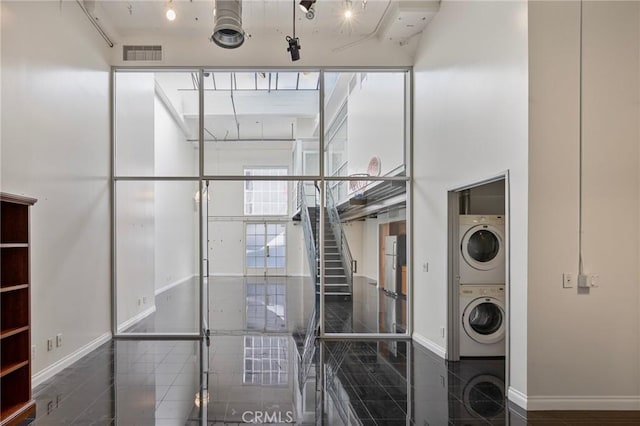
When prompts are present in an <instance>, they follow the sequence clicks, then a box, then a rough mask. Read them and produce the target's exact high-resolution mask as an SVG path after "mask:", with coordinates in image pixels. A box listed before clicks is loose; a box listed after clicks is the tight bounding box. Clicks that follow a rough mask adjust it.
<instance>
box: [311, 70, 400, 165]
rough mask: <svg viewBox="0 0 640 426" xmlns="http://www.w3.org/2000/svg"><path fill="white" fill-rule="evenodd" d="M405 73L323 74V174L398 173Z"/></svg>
mask: <svg viewBox="0 0 640 426" xmlns="http://www.w3.org/2000/svg"><path fill="white" fill-rule="evenodd" d="M406 78H407V74H406V72H337V73H325V98H324V100H325V102H324V109H325V113H324V118H325V126H324V128H325V152H326V161H325V174H326V175H327V176H358V175H365V176H366V175H370V176H371V175H372V176H396V175H400V174H403V173H404V166H405V164H404V163H405V155H404V153H405V133H406V117H405V108H406V93H405V81H406Z"/></svg>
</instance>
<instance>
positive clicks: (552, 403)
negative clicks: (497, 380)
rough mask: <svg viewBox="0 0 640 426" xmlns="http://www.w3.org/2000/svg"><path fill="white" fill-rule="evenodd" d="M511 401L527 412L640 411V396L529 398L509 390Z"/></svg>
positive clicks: (514, 390) (512, 389) (554, 396)
mask: <svg viewBox="0 0 640 426" xmlns="http://www.w3.org/2000/svg"><path fill="white" fill-rule="evenodd" d="M508 398H509V401H511V402H513V403H514V404H516V405H518V406H520V407H522V408H524V409H525V410H527V411H554V410H581V411H593V410H604V411H609V410H610V411H617V410H639V409H640V396H636V395H628V396H618V395H612V396H556V395H551V396H527V395H525V394H524V393H522V392H520V391H518V390H516V389H514V388H509V393H508Z"/></svg>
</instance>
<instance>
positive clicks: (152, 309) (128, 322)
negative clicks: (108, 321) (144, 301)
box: [118, 305, 156, 333]
mask: <svg viewBox="0 0 640 426" xmlns="http://www.w3.org/2000/svg"><path fill="white" fill-rule="evenodd" d="M155 311H156V305H153V306H152V307H150V308H147V309H145V310H144V311H142V312H140V313H139V314H137V315H134V316H133V317H131V318H129V319H128V320H126V321H125V322H123V323H122V324H120V325H119V326H118V333H122V332H123V331H124V330H126V329H127V328H129V327H131V326H132V325H134V324H137V323H139V322H140V321H142V320H143V319H145V318H146V317H148V316H149V315H151V314H152V313H154V312H155Z"/></svg>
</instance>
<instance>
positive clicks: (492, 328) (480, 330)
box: [462, 297, 506, 344]
mask: <svg viewBox="0 0 640 426" xmlns="http://www.w3.org/2000/svg"><path fill="white" fill-rule="evenodd" d="M504 318H505V315H504V307H503V305H502V303H500V301H499V300H498V299H494V298H493V297H479V298H477V299H475V300H473V301H472V302H471V303H469V304H468V305H467V307H466V308H465V309H464V312H463V313H462V326H463V328H464V331H465V332H466V333H467V335H468V336H469V337H471V338H472V339H473V340H475V341H476V342H478V343H483V344H492V343H497V342H499V341H501V340H502V339H504V336H505V331H506V329H505V324H504Z"/></svg>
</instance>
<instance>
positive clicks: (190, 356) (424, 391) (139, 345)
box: [24, 278, 640, 426]
mask: <svg viewBox="0 0 640 426" xmlns="http://www.w3.org/2000/svg"><path fill="white" fill-rule="evenodd" d="M301 284H305V283H304V282H303V281H302V279H286V280H284V281H278V280H275V281H273V280H270V281H268V282H265V281H264V280H259V281H253V280H243V279H238V278H233V279H231V278H229V279H224V278H223V279H216V280H215V282H212V283H211V287H210V293H211V294H210V295H209V300H210V315H209V319H210V324H211V328H212V329H211V332H212V335H211V337H210V338H208V339H205V340H202V341H200V340H197V341H184V340H177V341H175V340H174V341H172V340H117V341H112V342H109V343H107V344H104V345H103V346H101V347H100V348H98V349H96V350H95V351H93V352H92V353H90V354H89V355H87V356H85V357H84V358H82V359H81V360H79V361H78V362H76V363H75V364H73V365H72V366H71V367H69V368H67V369H65V370H64V371H62V372H61V373H59V374H58V375H56V376H55V377H53V378H52V379H50V380H48V381H47V382H45V383H43V384H42V385H40V386H38V387H37V388H36V389H35V390H34V398H35V400H36V416H35V417H34V418H32V419H28V420H27V421H25V422H24V425H25V426H26V425H29V424H35V425H69V424H74V425H110V424H118V425H126V426H129V425H134V426H135V425H234V424H247V423H253V424H287V423H296V424H303V425H312V424H324V425H329V426H333V425H352V424H353V425H360V424H362V425H420V426H425V425H448V424H451V425H487V424H491V425H506V424H509V425H518V426H519V425H529V424H530V425H543V424H544V425H566V424H580V425H588V424H594V425H595V424H597V425H606V424H636V425H637V424H640V412H633V413H630V412H544V413H542V412H534V413H527V412H524V411H522V410H520V409H519V408H518V407H515V406H513V405H510V404H509V403H508V401H507V400H506V398H505V395H506V394H505V385H504V360H503V359H465V360H462V361H460V362H450V363H448V362H446V361H444V360H443V359H441V358H439V357H438V356H437V355H435V354H433V353H432V352H430V351H428V350H427V349H425V348H423V347H421V346H419V345H416V344H413V343H411V342H410V341H406V340H383V341H372V340H368V341H353V340H327V341H323V342H320V341H317V340H314V339H305V330H313V329H314V328H315V325H316V324H314V323H312V322H311V323H310V319H311V318H317V316H316V315H315V314H316V313H317V310H314V300H315V294H314V293H315V292H314V291H313V286H312V285H301ZM240 288H242V290H240ZM354 288H355V290H356V291H355V292H354V301H353V303H349V302H347V303H345V302H339V303H334V304H327V316H326V317H327V318H326V319H327V323H326V325H327V327H328V328H329V329H331V330H332V331H336V332H343V331H347V332H351V331H358V332H389V331H391V330H388V329H387V328H386V327H387V322H393V318H394V317H395V318H396V319H397V318H398V315H404V313H403V309H404V303H405V301H404V300H403V299H401V298H400V299H396V298H394V299H393V300H387V298H386V297H387V296H386V295H385V294H381V293H380V292H379V291H378V290H377V288H376V287H375V286H372V285H369V284H368V283H366V282H359V283H356V285H355V286H354ZM196 296H197V293H196V292H194V291H193V288H192V286H188V285H187V286H184V287H183V288H175V289H172V290H170V291H168V292H165V293H162V294H161V295H159V296H158V297H157V298H156V308H157V309H156V312H155V313H154V314H153V315H150V316H148V317H147V318H145V319H144V320H143V321H141V322H139V323H138V324H137V325H136V326H135V327H134V328H132V330H134V331H139V332H151V333H153V332H158V331H160V332H170V331H173V332H175V331H190V330H189V329H190V328H192V327H193V324H194V321H195V316H194V315H193V312H192V311H187V312H184V311H185V310H182V311H180V310H177V309H175V307H176V306H177V305H180V306H194V305H190V304H189V303H193V297H196ZM178 311H180V312H178ZM389 320H390V321H389ZM396 323H397V324H400V323H401V322H400V321H396ZM394 331H395V332H401V329H399V328H396V329H395V330H394ZM305 343H306V345H305ZM314 343H315V344H314Z"/></svg>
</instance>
